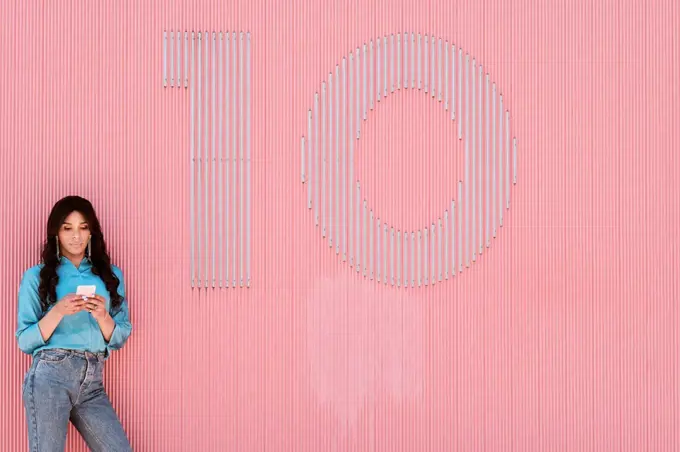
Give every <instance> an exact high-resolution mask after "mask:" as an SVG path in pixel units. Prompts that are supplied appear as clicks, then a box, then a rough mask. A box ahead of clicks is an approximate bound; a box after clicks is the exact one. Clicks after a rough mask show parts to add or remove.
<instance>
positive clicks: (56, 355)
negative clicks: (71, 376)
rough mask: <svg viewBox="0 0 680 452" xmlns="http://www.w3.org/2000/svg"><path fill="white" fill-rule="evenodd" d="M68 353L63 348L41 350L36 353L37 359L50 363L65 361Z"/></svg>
mask: <svg viewBox="0 0 680 452" xmlns="http://www.w3.org/2000/svg"><path fill="white" fill-rule="evenodd" d="M69 355H70V353H69V352H67V351H63V350H49V349H48V350H42V351H41V352H40V353H38V359H39V360H40V361H47V362H50V363H60V362H62V361H65V360H66V358H68V357H69Z"/></svg>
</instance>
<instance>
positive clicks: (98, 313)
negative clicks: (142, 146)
mask: <svg viewBox="0 0 680 452" xmlns="http://www.w3.org/2000/svg"><path fill="white" fill-rule="evenodd" d="M79 286H95V287H94V288H95V290H94V293H90V294H88V293H85V292H88V291H90V289H91V288H90V289H88V288H87V287H84V288H81V291H80V292H81V294H78V295H77V294H76V292H77V291H78V287H79ZM88 295H89V296H88ZM18 298H19V309H18V328H17V332H16V337H17V341H18V342H19V348H21V350H22V351H24V352H25V353H27V354H31V355H33V363H32V365H31V368H30V369H29V371H28V373H27V374H26V377H25V379H24V384H23V389H22V393H23V399H24V406H25V408H26V420H27V423H28V438H29V444H30V447H31V451H41V452H42V451H63V450H64V447H65V444H66V432H67V429H68V423H69V421H71V422H72V423H73V424H74V425H75V427H76V428H77V429H78V431H79V432H80V434H81V435H82V436H83V438H84V439H85V441H86V442H87V445H88V446H89V448H90V449H91V450H94V451H100V450H101V451H104V450H106V451H128V450H132V449H131V447H130V444H129V442H128V439H127V437H126V435H125V431H124V430H123V427H122V425H121V423H120V420H119V419H118V416H117V415H116V413H115V411H114V410H113V407H112V406H111V402H110V401H109V398H108V396H107V394H106V391H105V389H104V386H103V383H102V374H103V366H104V361H105V360H106V359H107V358H108V356H109V352H110V351H111V350H118V349H120V348H121V347H122V346H123V344H125V342H126V341H127V339H128V337H129V336H130V332H131V331H132V325H131V324H130V320H129V317H128V306H127V303H126V300H125V285H124V283H123V274H122V273H121V271H120V269H119V268H118V267H116V266H115V265H112V264H111V261H110V259H109V255H108V253H107V251H106V243H105V242H104V236H103V234H102V231H101V228H100V225H99V220H98V219H97V215H96V214H95V211H94V208H93V207H92V204H90V202H89V201H87V200H86V199H83V198H80V197H78V196H69V197H66V198H63V199H61V200H60V201H59V202H57V203H56V204H55V205H54V207H53V208H52V212H51V213H50V216H49V218H48V220H47V239H46V241H45V244H44V246H43V250H42V263H41V264H40V265H36V266H34V267H31V268H29V269H28V270H27V271H26V272H25V273H24V275H23V278H22V280H21V285H20V287H19V297H18Z"/></svg>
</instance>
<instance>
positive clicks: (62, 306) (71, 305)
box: [52, 293, 85, 316]
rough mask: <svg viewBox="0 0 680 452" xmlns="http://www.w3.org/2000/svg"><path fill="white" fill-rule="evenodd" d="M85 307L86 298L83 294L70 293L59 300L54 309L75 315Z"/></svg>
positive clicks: (65, 314) (63, 313)
mask: <svg viewBox="0 0 680 452" xmlns="http://www.w3.org/2000/svg"><path fill="white" fill-rule="evenodd" d="M84 307H85V300H83V297H82V296H81V295H76V294H74V293H70V294H68V295H66V296H65V297H64V298H62V299H61V300H59V301H58V302H57V304H55V305H54V308H52V309H54V310H56V311H57V312H58V313H59V314H61V315H63V316H67V315H73V314H76V313H78V312H80V311H82V310H83V309H84Z"/></svg>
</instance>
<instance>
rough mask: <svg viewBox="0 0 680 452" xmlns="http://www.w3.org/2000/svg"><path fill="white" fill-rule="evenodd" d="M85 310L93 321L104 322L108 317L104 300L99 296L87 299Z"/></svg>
mask: <svg viewBox="0 0 680 452" xmlns="http://www.w3.org/2000/svg"><path fill="white" fill-rule="evenodd" d="M85 309H87V310H88V311H89V312H90V314H92V317H94V318H95V320H97V321H99V320H104V319H105V318H106V316H108V315H109V311H107V309H106V300H105V299H104V298H103V297H102V296H101V295H95V296H93V297H87V299H86V300H85Z"/></svg>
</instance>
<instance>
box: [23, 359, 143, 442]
mask: <svg viewBox="0 0 680 452" xmlns="http://www.w3.org/2000/svg"><path fill="white" fill-rule="evenodd" d="M103 370H104V354H103V353H90V352H84V351H76V350H65V349H48V350H42V351H40V352H38V353H37V354H36V355H35V357H34V358H33V364H32V365H31V368H30V370H29V371H28V373H27V374H26V378H25V379H24V384H23V390H22V393H23V399H24V407H25V408H26V421H27V424H28V441H29V445H30V450H31V451H32V452H48V451H49V452H52V451H55V452H56V451H58V452H62V451H63V450H64V447H65V444H66V433H67V430H68V423H69V421H71V422H73V424H74V425H75V427H76V428H77V429H78V431H79V432H80V434H81V435H82V436H83V438H84V439H85V442H86V443H87V445H88V447H89V448H90V449H91V450H93V451H116V452H118V451H131V450H132V448H131V447H130V443H129V441H128V439H127V437H126V435H125V431H124V430H123V426H122V425H121V423H120V420H119V419H118V416H117V415H116V412H115V411H114V410H113V407H112V406H111V402H110V401H109V397H108V396H107V395H106V391H105V390H104V384H103V382H102V376H103Z"/></svg>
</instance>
